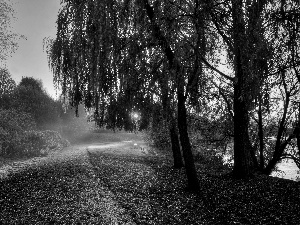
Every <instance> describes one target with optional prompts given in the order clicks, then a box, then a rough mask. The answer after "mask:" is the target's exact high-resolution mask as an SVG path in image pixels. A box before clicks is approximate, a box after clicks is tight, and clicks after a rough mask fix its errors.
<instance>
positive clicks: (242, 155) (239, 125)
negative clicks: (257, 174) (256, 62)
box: [233, 87, 253, 178]
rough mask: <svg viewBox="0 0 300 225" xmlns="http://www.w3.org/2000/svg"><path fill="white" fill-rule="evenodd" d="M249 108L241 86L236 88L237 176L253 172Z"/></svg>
mask: <svg viewBox="0 0 300 225" xmlns="http://www.w3.org/2000/svg"><path fill="white" fill-rule="evenodd" d="M248 124H249V118H248V110H247V106H246V102H245V101H243V100H241V99H240V93H239V88H238V87H235V88H234V166H233V174H234V176H235V177H236V178H247V177H250V176H251V175H252V172H253V160H252V157H251V145H250V141H249V134H248Z"/></svg>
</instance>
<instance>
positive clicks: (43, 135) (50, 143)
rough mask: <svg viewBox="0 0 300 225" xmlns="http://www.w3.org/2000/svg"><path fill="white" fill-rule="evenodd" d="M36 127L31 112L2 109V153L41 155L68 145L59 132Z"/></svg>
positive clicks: (20, 155)
mask: <svg viewBox="0 0 300 225" xmlns="http://www.w3.org/2000/svg"><path fill="white" fill-rule="evenodd" d="M35 128H36V125H35V122H34V120H33V119H32V117H31V116H30V115H29V114H27V113H24V112H17V111H16V110H13V109H9V110H3V109H0V155H1V156H6V157H23V156H27V157H31V156H40V155H44V154H46V153H47V152H49V150H51V149H57V148H61V147H65V146H67V145H68V142H66V141H64V140H63V139H62V138H61V136H60V135H59V133H58V132H55V131H36V130H34V129H35Z"/></svg>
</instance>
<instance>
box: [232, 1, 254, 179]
mask: <svg viewBox="0 0 300 225" xmlns="http://www.w3.org/2000/svg"><path fill="white" fill-rule="evenodd" d="M243 16H244V12H243V3H242V1H239V0H232V19H233V21H232V22H233V23H232V24H233V51H234V70H235V78H234V166H233V174H234V176H235V177H236V178H247V177H249V176H251V175H252V173H253V159H252V157H251V151H252V146H251V143H250V139H249V133H248V125H249V115H248V111H249V102H250V100H249V99H248V98H249V97H251V95H250V93H249V87H248V85H247V81H248V80H247V78H248V77H247V76H249V74H247V72H248V71H245V70H244V69H243V63H247V60H246V61H245V62H243V59H247V57H246V54H247V52H246V50H245V49H244V48H245V46H244V44H245V41H246V40H245V29H246V26H245V21H244V17H243Z"/></svg>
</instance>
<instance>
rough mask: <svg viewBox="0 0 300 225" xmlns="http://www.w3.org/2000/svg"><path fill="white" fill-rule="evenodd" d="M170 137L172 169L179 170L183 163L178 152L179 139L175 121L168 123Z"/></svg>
mask: <svg viewBox="0 0 300 225" xmlns="http://www.w3.org/2000/svg"><path fill="white" fill-rule="evenodd" d="M170 136H171V144H172V152H173V159H174V168H176V169H180V168H182V167H183V161H182V156H181V151H180V144H179V137H178V132H177V126H176V123H175V121H173V120H172V121H170Z"/></svg>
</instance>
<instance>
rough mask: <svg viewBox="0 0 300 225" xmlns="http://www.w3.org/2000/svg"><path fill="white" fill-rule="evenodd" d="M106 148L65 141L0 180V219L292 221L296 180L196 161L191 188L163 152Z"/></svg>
mask: <svg viewBox="0 0 300 225" xmlns="http://www.w3.org/2000/svg"><path fill="white" fill-rule="evenodd" d="M126 138H127V137H126ZM110 141H111V140H110ZM116 141H119V140H116ZM126 146H127V147H126ZM124 147H126V148H128V143H126V145H125V144H124ZM127 150H128V149H127ZM135 150H136V149H135ZM107 152H108V151H102V150H101V151H100V150H97V149H90V150H89V148H87V146H86V145H81V146H79V147H78V146H77V147H68V148H66V149H64V151H62V153H61V154H55V155H53V156H51V157H50V156H49V157H47V158H45V159H44V160H40V162H37V163H33V164H31V165H30V166H29V167H28V168H26V169H22V170H21V171H18V172H16V173H13V174H10V175H9V176H8V177H7V178H5V179H0V224H299V221H300V220H299V219H300V204H299V203H300V183H296V182H293V181H286V180H282V179H275V178H268V177H263V176H259V177H256V178H254V179H251V180H248V181H241V180H234V179H232V178H231V177H230V176H229V175H221V176H220V175H212V174H211V173H208V172H207V167H205V166H203V165H198V174H199V180H200V184H201V190H200V192H199V194H193V193H190V192H188V190H187V189H186V183H187V182H186V178H185V172H184V170H183V169H182V170H175V169H173V168H172V162H171V161H170V160H169V159H168V157H163V156H161V155H160V156H157V155H154V154H152V155H151V154H150V155H144V156H143V155H141V154H138V155H134V154H131V155H124V154H123V155H122V154H112V153H107ZM112 152H115V151H112Z"/></svg>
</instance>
